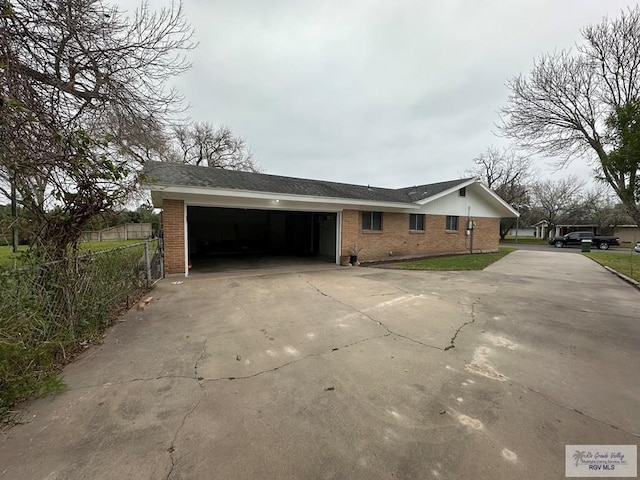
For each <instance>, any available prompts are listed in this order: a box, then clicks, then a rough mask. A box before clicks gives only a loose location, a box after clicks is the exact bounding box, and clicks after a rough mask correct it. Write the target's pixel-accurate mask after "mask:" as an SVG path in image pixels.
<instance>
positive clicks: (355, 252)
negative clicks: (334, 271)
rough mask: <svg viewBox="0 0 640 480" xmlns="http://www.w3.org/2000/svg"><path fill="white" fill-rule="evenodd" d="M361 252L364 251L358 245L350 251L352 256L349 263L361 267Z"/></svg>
mask: <svg viewBox="0 0 640 480" xmlns="http://www.w3.org/2000/svg"><path fill="white" fill-rule="evenodd" d="M360 250H362V247H359V246H358V244H357V243H356V244H355V245H354V246H353V247H351V248H350V249H349V253H350V254H351V257H350V258H349V263H350V264H351V265H360V262H358V253H360Z"/></svg>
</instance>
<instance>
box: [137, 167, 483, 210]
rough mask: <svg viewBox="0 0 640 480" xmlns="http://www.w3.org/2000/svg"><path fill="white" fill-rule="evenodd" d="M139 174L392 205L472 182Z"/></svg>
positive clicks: (174, 170) (162, 180)
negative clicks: (406, 183) (405, 183)
mask: <svg viewBox="0 0 640 480" xmlns="http://www.w3.org/2000/svg"><path fill="white" fill-rule="evenodd" d="M143 175H144V179H145V183H146V184H147V185H148V186H153V185H157V186H187V187H201V188H215V189H218V188H219V189H224V190H242V191H252V192H264V193H281V194H289V195H302V196H314V197H328V198H345V199H352V200H369V201H380V202H395V203H414V202H416V201H419V200H424V199H425V198H429V197H432V196H434V195H437V194H438V193H441V192H444V191H446V190H449V189H451V188H454V187H456V186H457V185H461V184H463V183H467V182H469V180H472V179H471V178H463V179H459V180H451V181H448V182H439V183H432V184H426V185H418V186H414V187H407V188H399V189H392V188H380V187H372V186H364V185H353V184H348V183H337V182H327V181H324V180H311V179H306V178H295V177H283V176H279V175H268V174H264V173H254V172H239V171H235V170H224V169H221V168H212V167H200V166H194V165H183V164H176V163H163V162H148V163H146V164H145V167H144V170H143Z"/></svg>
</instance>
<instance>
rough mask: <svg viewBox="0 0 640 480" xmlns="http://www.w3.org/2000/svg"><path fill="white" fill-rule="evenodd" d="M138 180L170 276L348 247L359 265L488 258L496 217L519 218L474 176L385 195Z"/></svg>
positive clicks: (164, 170)
mask: <svg viewBox="0 0 640 480" xmlns="http://www.w3.org/2000/svg"><path fill="white" fill-rule="evenodd" d="M143 175H144V178H145V180H144V187H145V188H147V189H149V190H150V191H151V197H152V199H153V205H154V207H158V208H162V222H163V233H164V244H165V266H166V271H167V272H168V273H184V274H188V272H189V268H188V266H189V264H190V262H192V264H193V268H194V269H197V267H198V259H200V258H206V257H211V256H212V255H221V254H225V253H252V252H253V253H261V254H264V255H278V254H286V255H314V256H319V257H324V258H326V259H330V261H333V262H336V263H340V260H341V257H342V256H347V255H350V254H351V253H352V250H353V249H355V250H356V251H358V259H359V260H361V261H374V260H387V259H389V258H407V257H420V256H428V255H442V254H453V253H465V252H471V251H472V252H474V253H475V252H493V251H497V249H498V242H499V225H500V218H502V217H516V216H518V212H517V211H516V210H514V209H513V208H512V207H511V206H510V205H508V204H507V203H506V202H505V201H504V200H502V199H501V198H500V197H499V196H498V195H496V194H495V193H494V192H493V191H491V190H490V189H488V188H487V187H485V186H484V185H482V184H481V183H480V182H479V181H477V180H476V179H475V178H464V179H458V180H451V181H448V182H439V183H432V184H425V185H416V186H413V187H407V188H399V189H390V188H379V187H372V186H365V185H351V184H345V183H335V182H326V181H322V180H311V179H302V178H291V177H282V176H277V175H266V174H261V173H251V172H238V171H231V170H222V169H216V168H210V167H197V166H191V165H179V164H171V163H158V162H150V163H147V164H146V166H145V169H144V171H143Z"/></svg>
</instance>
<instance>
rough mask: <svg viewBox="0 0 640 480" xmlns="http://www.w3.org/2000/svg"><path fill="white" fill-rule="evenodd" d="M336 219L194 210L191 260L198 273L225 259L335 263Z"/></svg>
mask: <svg viewBox="0 0 640 480" xmlns="http://www.w3.org/2000/svg"><path fill="white" fill-rule="evenodd" d="M336 216H337V214H336V213H335V212H334V213H331V212H327V213H318V212H294V211H283V210H256V209H238V208H217V207H195V206H190V207H188V210H187V224H188V236H189V237H188V238H189V260H190V261H191V262H192V266H193V268H194V269H198V267H199V266H205V265H211V264H212V263H215V262H221V261H224V260H225V259H233V260H234V261H236V260H238V259H240V260H242V259H246V260H248V261H251V260H255V259H256V258H264V257H276V256H279V257H316V258H318V259H322V260H326V261H330V262H334V261H335V255H336Z"/></svg>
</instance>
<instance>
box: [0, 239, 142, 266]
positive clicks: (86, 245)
mask: <svg viewBox="0 0 640 480" xmlns="http://www.w3.org/2000/svg"><path fill="white" fill-rule="evenodd" d="M142 241H143V240H113V241H110V242H82V243H80V244H79V245H80V250H81V251H83V252H99V251H101V250H110V249H112V248H117V247H122V246H125V245H133V244H134V243H140V242H142ZM27 249H28V247H27V246H26V245H20V247H19V248H18V253H17V254H15V255H14V253H13V252H12V249H11V247H10V246H7V245H2V246H0V267H13V265H14V261H15V262H17V263H18V264H19V263H20V257H21V255H22V252H25V251H26V250H27Z"/></svg>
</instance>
